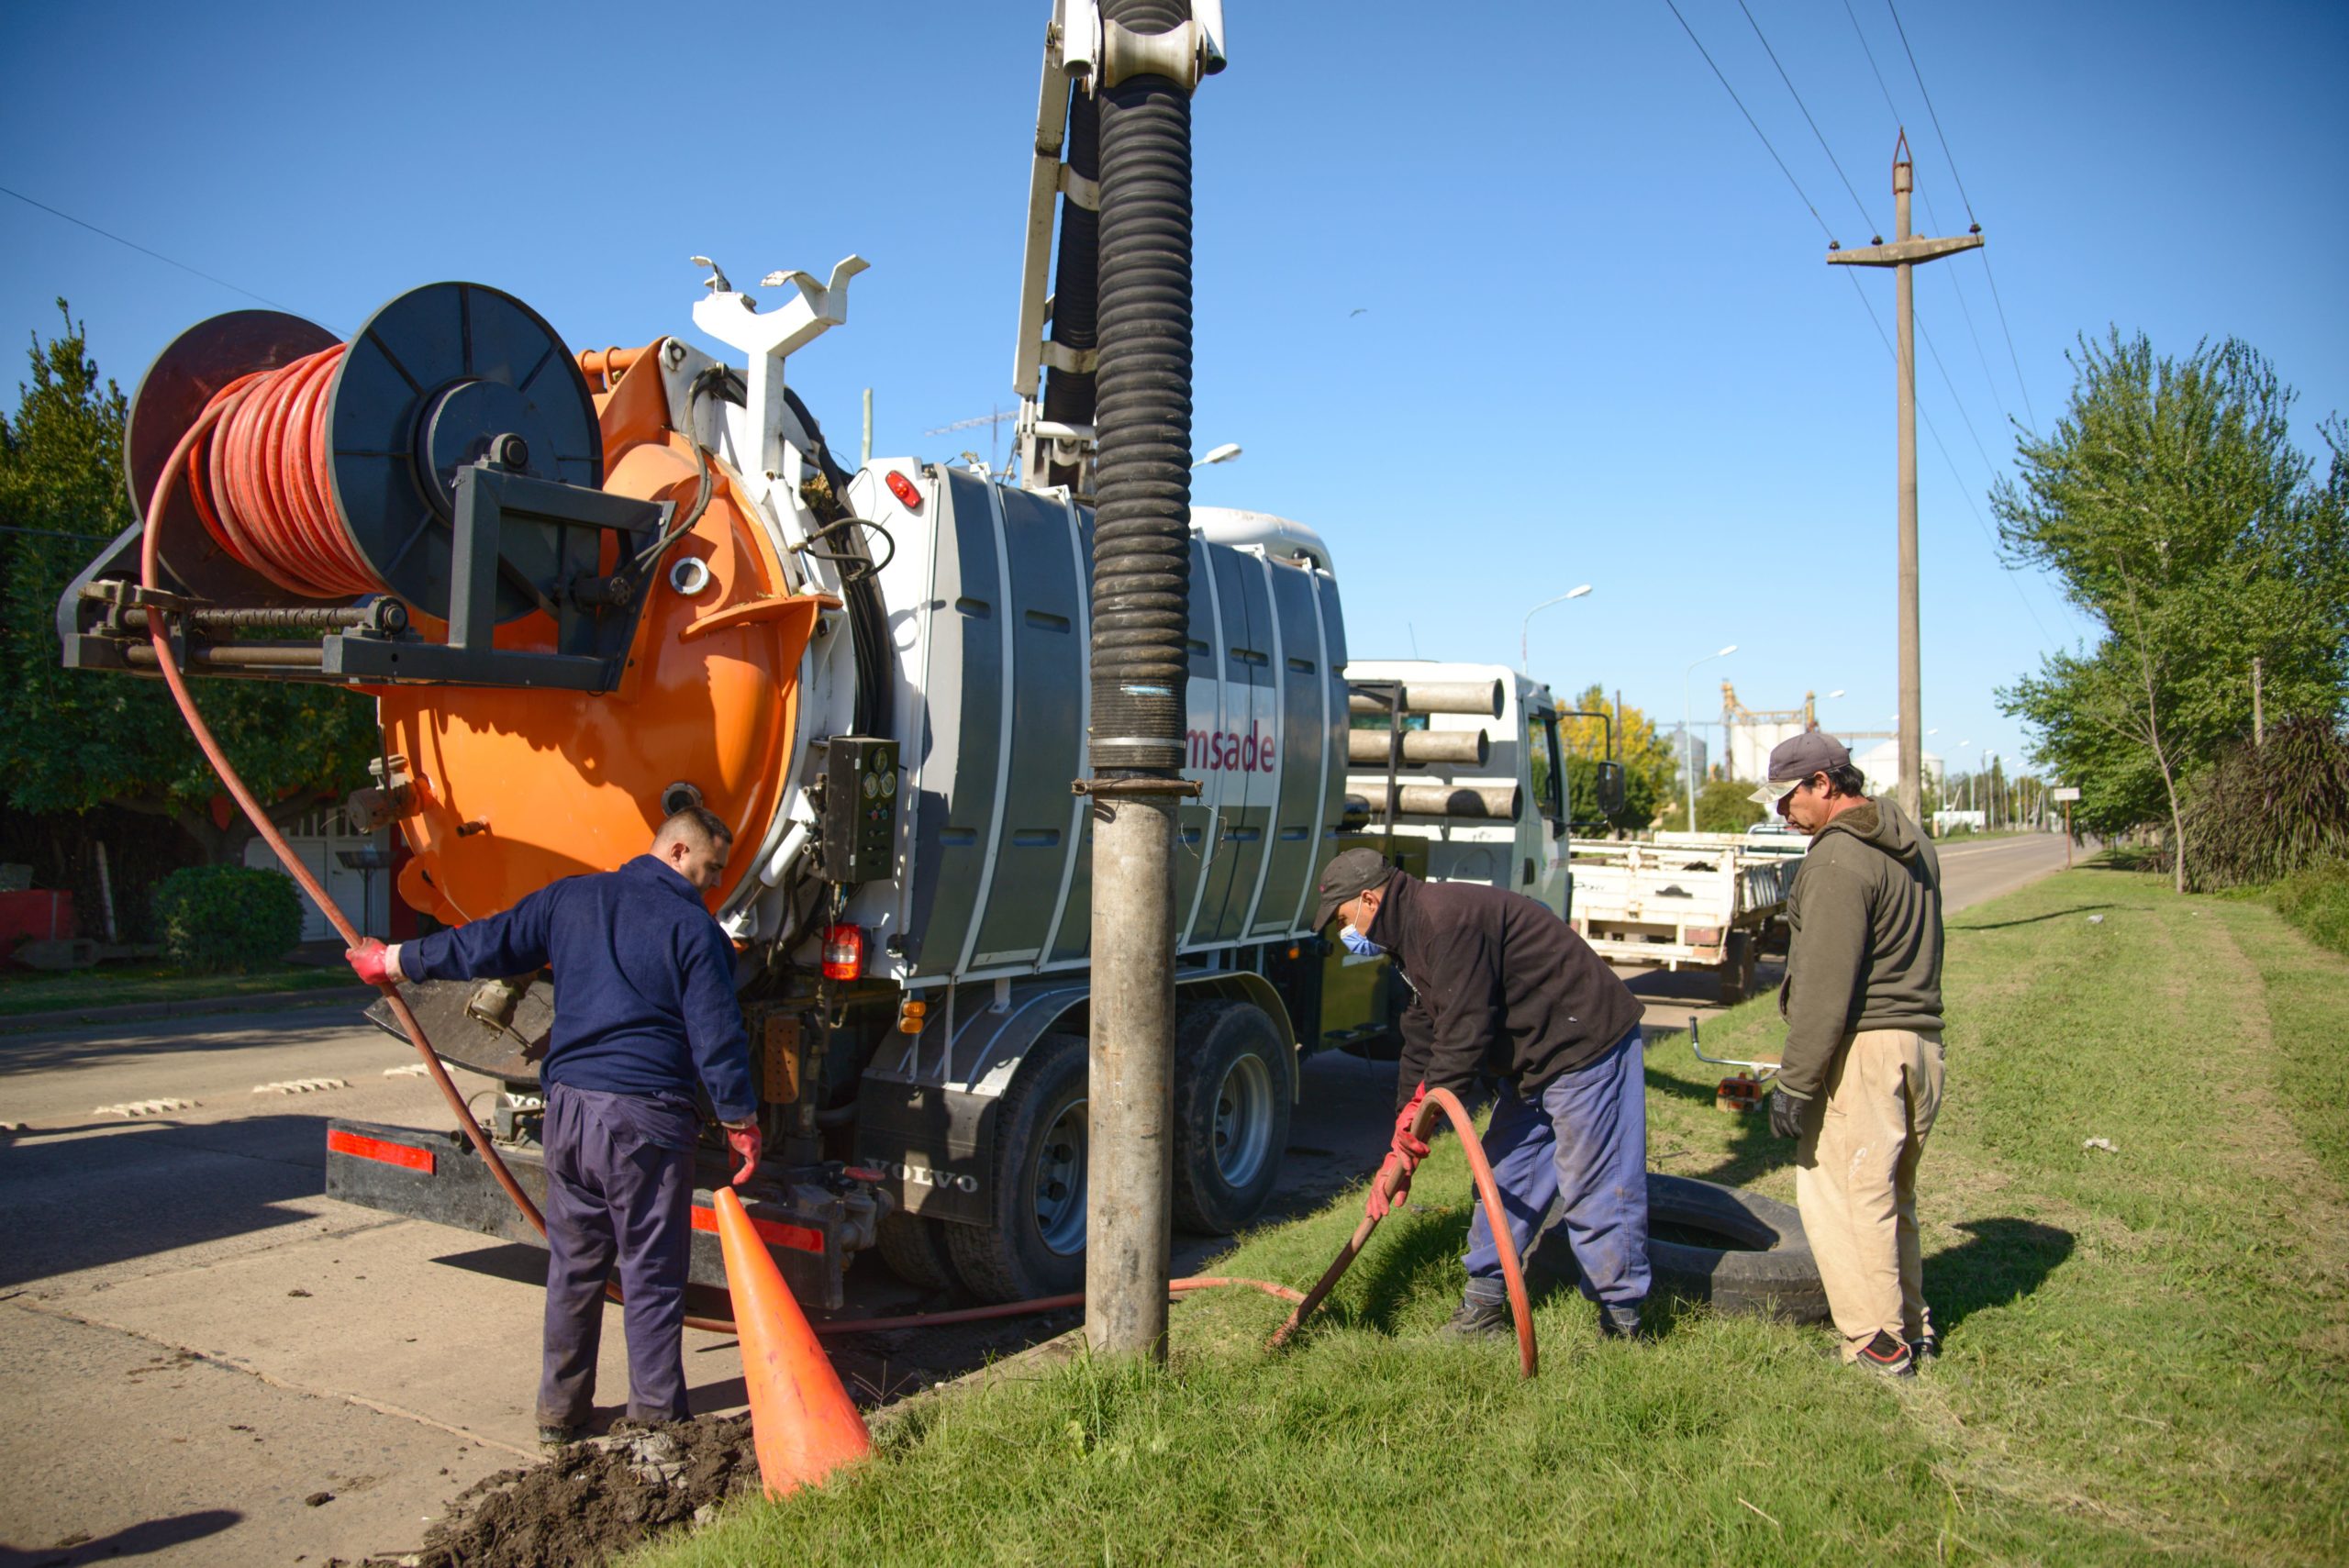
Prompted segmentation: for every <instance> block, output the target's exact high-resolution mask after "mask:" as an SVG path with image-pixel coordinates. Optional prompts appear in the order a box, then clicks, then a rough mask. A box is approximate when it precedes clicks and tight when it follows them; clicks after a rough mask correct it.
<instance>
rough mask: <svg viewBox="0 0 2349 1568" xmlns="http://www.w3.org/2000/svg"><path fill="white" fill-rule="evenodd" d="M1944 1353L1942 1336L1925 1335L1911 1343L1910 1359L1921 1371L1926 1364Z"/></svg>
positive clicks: (1910, 1341)
mask: <svg viewBox="0 0 2349 1568" xmlns="http://www.w3.org/2000/svg"><path fill="white" fill-rule="evenodd" d="M1941 1353H1942V1341H1941V1336H1939V1335H1938V1334H1923V1335H1920V1336H1919V1337H1918V1338H1916V1339H1913V1340H1909V1360H1910V1361H1912V1362H1916V1363H1917V1365H1918V1367H1919V1368H1920V1370H1921V1369H1922V1368H1923V1366H1924V1364H1925V1363H1926V1362H1929V1361H1932V1360H1934V1359H1935V1358H1937V1357H1939V1356H1940V1354H1941Z"/></svg>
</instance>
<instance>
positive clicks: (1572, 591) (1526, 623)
mask: <svg viewBox="0 0 2349 1568" xmlns="http://www.w3.org/2000/svg"><path fill="white" fill-rule="evenodd" d="M1589 592H1590V584H1587V583H1585V584H1583V585H1582V586H1581V587H1579V588H1569V589H1567V590H1566V591H1565V592H1564V593H1563V594H1561V595H1558V596H1557V597H1556V598H1554V599H1544V600H1542V602H1541V603H1540V604H1538V605H1536V606H1533V608H1531V609H1530V610H1528V611H1526V612H1525V619H1524V620H1523V621H1522V622H1521V623H1520V625H1519V627H1518V628H1517V673H1519V674H1520V675H1524V676H1527V677H1529V678H1530V677H1531V675H1532V673H1533V669H1532V660H1531V657H1530V655H1529V654H1528V653H1527V651H1526V649H1527V643H1526V638H1527V635H1528V634H1529V633H1530V632H1531V630H1532V628H1533V617H1535V616H1536V615H1538V614H1539V613H1541V612H1542V611H1543V610H1546V609H1548V608H1549V607H1550V606H1552V605H1563V604H1564V603H1565V602H1566V601H1567V600H1568V599H1579V598H1581V597H1582V596H1583V595H1585V594H1587V593H1589Z"/></svg>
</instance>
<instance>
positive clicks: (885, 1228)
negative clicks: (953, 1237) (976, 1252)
mask: <svg viewBox="0 0 2349 1568" xmlns="http://www.w3.org/2000/svg"><path fill="white" fill-rule="evenodd" d="M945 1229H946V1226H945V1224H944V1222H942V1221H941V1220H936V1219H928V1218H923V1217H922V1216H920V1215H918V1214H892V1215H888V1216H886V1217H885V1218H883V1219H882V1221H881V1225H880V1228H879V1229H877V1230H876V1231H875V1232H874V1240H873V1247H874V1251H877V1252H879V1253H880V1254H881V1261H882V1262H885V1263H886V1264H888V1265H889V1272H890V1273H893V1274H895V1275H896V1276H897V1277H898V1278H899V1279H901V1280H903V1281H905V1282H906V1283H907V1284H910V1285H915V1286H918V1287H919V1288H920V1289H923V1290H944V1289H945V1288H946V1287H947V1286H949V1285H951V1284H953V1283H954V1264H953V1262H952V1260H950V1259H949V1258H948V1257H947V1254H946V1237H945V1236H944V1234H943V1232H944V1231H945Z"/></svg>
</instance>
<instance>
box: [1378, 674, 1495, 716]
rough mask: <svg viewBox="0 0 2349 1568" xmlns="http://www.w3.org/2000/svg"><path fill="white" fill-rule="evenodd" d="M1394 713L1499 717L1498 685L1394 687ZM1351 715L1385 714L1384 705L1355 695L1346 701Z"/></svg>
mask: <svg viewBox="0 0 2349 1568" xmlns="http://www.w3.org/2000/svg"><path fill="white" fill-rule="evenodd" d="M1396 693H1397V697H1398V698H1399V699H1400V700H1399V701H1397V703H1396V705H1395V707H1396V711H1397V712H1398V713H1469V714H1475V715H1476V716H1477V717H1482V718H1498V717H1500V716H1501V683H1500V681H1499V680H1498V678H1495V679H1494V680H1493V681H1491V682H1490V683H1486V682H1484V681H1412V682H1408V683H1407V684H1403V685H1399V686H1397V688H1396ZM1346 706H1347V709H1348V711H1350V712H1353V713H1372V714H1381V715H1383V714H1385V713H1386V704H1385V703H1383V702H1380V701H1379V700H1378V699H1377V698H1376V697H1373V696H1365V695H1363V694H1362V693H1360V692H1356V693H1354V694H1353V696H1351V697H1349V698H1348V699H1347V702H1346Z"/></svg>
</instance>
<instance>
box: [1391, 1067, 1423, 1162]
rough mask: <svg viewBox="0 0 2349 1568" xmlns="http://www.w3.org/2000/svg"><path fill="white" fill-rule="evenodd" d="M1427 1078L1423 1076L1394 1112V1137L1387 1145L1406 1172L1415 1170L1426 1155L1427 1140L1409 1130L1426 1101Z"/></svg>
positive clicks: (1417, 1118)
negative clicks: (1400, 1160) (1417, 1086)
mask: <svg viewBox="0 0 2349 1568" xmlns="http://www.w3.org/2000/svg"><path fill="white" fill-rule="evenodd" d="M1427 1097H1428V1085H1427V1080H1425V1079H1424V1078H1423V1079H1421V1080H1420V1081H1419V1088H1418V1089H1417V1090H1416V1091H1414V1092H1413V1094H1412V1095H1411V1098H1410V1100H1409V1102H1408V1104H1406V1105H1405V1106H1403V1108H1402V1109H1401V1110H1400V1111H1398V1112H1397V1113H1396V1117H1395V1139H1394V1141H1393V1142H1392V1143H1390V1144H1388V1145H1387V1147H1388V1148H1390V1149H1392V1150H1394V1151H1395V1152H1396V1154H1397V1155H1398V1156H1399V1157H1400V1158H1401V1159H1402V1161H1403V1169H1404V1170H1405V1171H1406V1172H1407V1173H1408V1172H1409V1171H1413V1170H1416V1169H1417V1168H1418V1167H1419V1162H1420V1161H1422V1160H1424V1159H1426V1158H1427V1157H1428V1146H1427V1141H1426V1140H1424V1139H1422V1138H1420V1137H1419V1134H1418V1133H1416V1132H1414V1131H1412V1130H1411V1124H1412V1123H1413V1122H1415V1121H1417V1120H1419V1107H1420V1106H1423V1105H1425V1104H1426V1103H1427Z"/></svg>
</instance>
